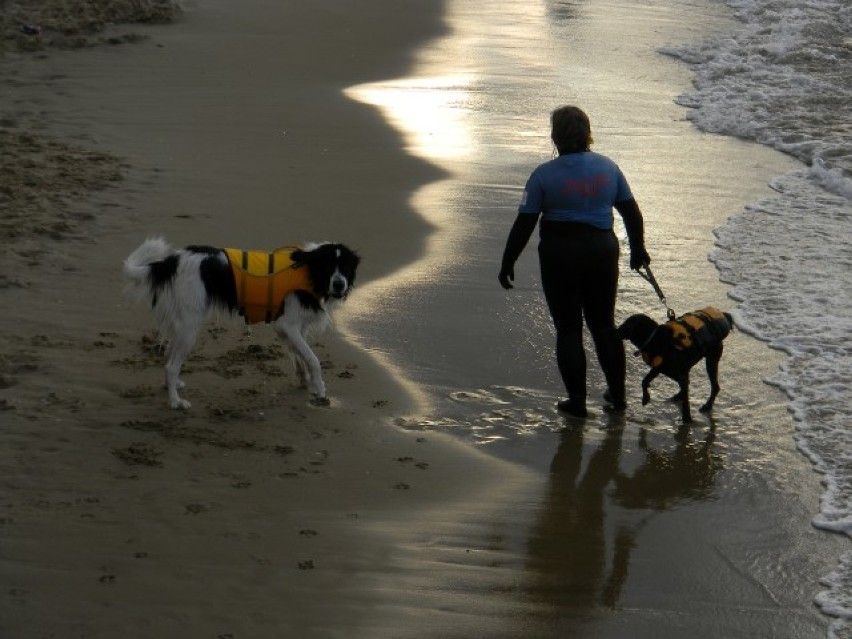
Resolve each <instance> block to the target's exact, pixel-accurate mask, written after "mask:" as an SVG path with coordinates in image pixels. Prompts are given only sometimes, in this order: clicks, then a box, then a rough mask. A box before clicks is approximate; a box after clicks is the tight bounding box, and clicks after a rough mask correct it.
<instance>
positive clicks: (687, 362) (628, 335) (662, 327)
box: [617, 307, 734, 422]
mask: <svg viewBox="0 0 852 639" xmlns="http://www.w3.org/2000/svg"><path fill="white" fill-rule="evenodd" d="M733 327H734V320H733V318H732V317H731V315H730V314H729V313H724V312H722V311H720V310H719V309H716V308H712V307H708V308H704V309H701V310H700V311H693V312H692V313H687V314H685V315H683V316H681V317H679V318H677V319H673V320H670V321H668V322H666V323H665V324H657V323H656V322H655V321H654V320H652V319H651V318H650V317H648V316H647V315H631V316H630V317H628V318H627V319H626V320H625V321H624V323H622V325H621V326H619V327H618V329H617V334H618V336H619V338H621V339H627V340H630V342H631V343H632V344H633V345H634V346H635V347H636V348H637V349H639V350H637V351H636V353H635V354H636V355H641V356H642V359H643V360H645V363H646V364H648V365H649V366H650V367H651V372H650V373H648V374H647V375H646V376H645V378H644V379H643V380H642V405H643V406H644V405H645V404H647V403H648V402H650V401H651V395H650V393H649V392H648V387H649V386H650V384H651V382H652V381H653V380H654V378H655V377H657V375H659V374H660V373H662V374H663V375H665V376H666V377H670V378H671V379H673V380H674V381H675V382H677V383H678V385H679V386H680V392H679V393H678V394H677V395H675V396H674V397H672V400H674V401H680V403H681V415H682V417H683V421H684V422H691V421H692V413H691V412H690V410H689V371H690V369H692V367H693V366H695V365H696V364H697V363H698V362H699V361H701V359H702V358H706V363H707V376H708V377H709V378H710V397H709V399H708V400H707V401H706V402H705V404H704V405H703V406H702V407H701V412H708V411H710V410H712V408H713V402H714V401H715V400H716V395H718V394H719V360H720V359H721V358H722V340H724V339H725V337H727V335H728V333H730V332H731V329H732V328H733Z"/></svg>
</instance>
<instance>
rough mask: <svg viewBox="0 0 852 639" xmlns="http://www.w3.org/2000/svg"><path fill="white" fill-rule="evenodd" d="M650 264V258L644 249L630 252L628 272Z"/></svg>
mask: <svg viewBox="0 0 852 639" xmlns="http://www.w3.org/2000/svg"><path fill="white" fill-rule="evenodd" d="M650 263H651V256H650V255H648V251H646V250H645V249H644V248H640V249H636V250H635V251H630V270H632V271H638V270H639V269H640V268H642V267H643V266H648V264H650Z"/></svg>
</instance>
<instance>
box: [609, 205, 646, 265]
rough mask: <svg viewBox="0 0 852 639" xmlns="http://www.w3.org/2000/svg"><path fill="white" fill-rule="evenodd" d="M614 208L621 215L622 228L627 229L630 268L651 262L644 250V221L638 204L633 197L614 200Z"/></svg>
mask: <svg viewBox="0 0 852 639" xmlns="http://www.w3.org/2000/svg"><path fill="white" fill-rule="evenodd" d="M615 208H616V210H617V211H618V213H619V215H621V219H622V220H623V221H624V228H625V229H626V230H627V241H628V242H629V243H630V268H631V269H633V270H634V271H635V270H637V269H639V268H640V267H642V266H644V265H646V264H650V263H651V257H650V256H649V255H648V252H647V251H646V250H645V223H644V220H643V219H642V211H640V210H639V205H638V204H636V200H634V199H633V198H630V199H629V200H623V201H621V202H616V203H615Z"/></svg>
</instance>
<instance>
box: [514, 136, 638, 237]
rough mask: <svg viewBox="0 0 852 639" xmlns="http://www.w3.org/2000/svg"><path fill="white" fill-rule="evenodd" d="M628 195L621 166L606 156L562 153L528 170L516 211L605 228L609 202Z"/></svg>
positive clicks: (609, 218)
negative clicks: (519, 203)
mask: <svg viewBox="0 0 852 639" xmlns="http://www.w3.org/2000/svg"><path fill="white" fill-rule="evenodd" d="M632 197H633V194H632V193H631V192H630V186H629V185H628V184H627V180H626V179H625V178H624V175H623V174H622V173H621V169H619V168H618V165H617V164H616V163H615V162H613V161H612V160H610V159H609V158H608V157H606V156H604V155H600V154H599V153H593V152H592V151H585V152H582V153H566V154H565V155H560V156H559V157H558V158H556V159H553V160H551V161H550V162H545V163H544V164H542V165H540V166H538V167H537V168H536V169H535V171H533V172H532V175H530V178H529V180H527V185H526V187H525V188H524V195H523V197H522V198H521V205H520V206H519V207H518V213H529V214H536V215H537V214H539V213H541V214H542V220H546V221H554V222H580V223H582V224H590V225H592V226H595V227H597V228H600V229H604V230H608V229H611V228H612V205H613V204H615V203H616V202H624V201H625V200H629V199H631V198H632Z"/></svg>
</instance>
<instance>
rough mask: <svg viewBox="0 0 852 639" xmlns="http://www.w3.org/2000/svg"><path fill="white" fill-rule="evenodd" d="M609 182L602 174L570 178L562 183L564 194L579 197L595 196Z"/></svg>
mask: <svg viewBox="0 0 852 639" xmlns="http://www.w3.org/2000/svg"><path fill="white" fill-rule="evenodd" d="M608 184H609V180H608V179H607V176H606V175H604V174H599V175H590V176H589V177H584V178H570V179H568V180H565V181H564V182H563V183H562V193H563V194H564V195H576V196H579V197H595V196H596V195H598V194H600V192H601V191H602V190H603V189H604V188H605V187H606V186H607V185H608Z"/></svg>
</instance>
